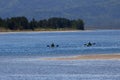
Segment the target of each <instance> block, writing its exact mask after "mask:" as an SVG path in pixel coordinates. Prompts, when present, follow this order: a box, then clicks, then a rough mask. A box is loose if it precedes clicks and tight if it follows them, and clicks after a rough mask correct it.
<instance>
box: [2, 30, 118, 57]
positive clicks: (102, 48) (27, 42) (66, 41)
mask: <svg viewBox="0 0 120 80" xmlns="http://www.w3.org/2000/svg"><path fill="white" fill-rule="evenodd" d="M88 42H93V43H96V45H94V46H92V47H86V46H84V44H85V43H88ZM51 43H54V44H56V45H59V47H57V48H49V47H47V45H50V44H51ZM93 53H94V54H105V53H107V54H113V53H120V30H96V31H75V32H18V33H0V56H38V55H39V56H65V55H66V56H67V55H86V54H93Z"/></svg>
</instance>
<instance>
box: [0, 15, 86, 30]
mask: <svg viewBox="0 0 120 80" xmlns="http://www.w3.org/2000/svg"><path fill="white" fill-rule="evenodd" d="M0 29H7V30H36V29H39V30H40V29H45V30H48V29H63V30H64V29H77V30H84V22H83V20H82V19H78V20H70V19H66V18H59V17H53V18H49V19H43V20H35V19H34V18H33V19H32V20H30V21H29V20H28V19H27V18H26V17H24V16H22V17H11V18H6V19H2V18H0Z"/></svg>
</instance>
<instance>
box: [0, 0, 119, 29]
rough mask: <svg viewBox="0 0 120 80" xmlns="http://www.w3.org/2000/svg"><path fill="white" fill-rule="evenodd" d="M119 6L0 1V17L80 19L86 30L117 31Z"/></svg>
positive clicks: (70, 0)
mask: <svg viewBox="0 0 120 80" xmlns="http://www.w3.org/2000/svg"><path fill="white" fill-rule="evenodd" d="M119 5H120V1H119V0H31V1H30V0H0V17H2V18H6V17H14V16H26V17H27V18H28V19H32V18H35V19H47V18H50V17H65V18H69V19H79V18H81V19H83V20H84V21H85V24H86V27H87V28H89V27H90V28H91V27H93V26H96V27H95V28H108V29H110V28H113V29H114V28H115V29H118V28H119V25H120V15H119V14H120V10H119V9H120V6H119Z"/></svg>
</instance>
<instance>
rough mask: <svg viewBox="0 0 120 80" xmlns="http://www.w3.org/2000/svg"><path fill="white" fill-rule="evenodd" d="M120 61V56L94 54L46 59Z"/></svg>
mask: <svg viewBox="0 0 120 80" xmlns="http://www.w3.org/2000/svg"><path fill="white" fill-rule="evenodd" d="M104 59H105V60H119V59H120V54H94V55H78V56H69V57H53V58H44V60H104Z"/></svg>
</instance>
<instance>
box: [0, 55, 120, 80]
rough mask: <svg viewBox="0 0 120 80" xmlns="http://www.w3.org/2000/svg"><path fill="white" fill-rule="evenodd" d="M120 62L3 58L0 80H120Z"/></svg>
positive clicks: (0, 59) (117, 60) (0, 66)
mask: <svg viewBox="0 0 120 80" xmlns="http://www.w3.org/2000/svg"><path fill="white" fill-rule="evenodd" d="M119 79H120V60H119V59H114V60H107V59H106V60H94V59H92V60H85V59H84V60H68V61H66V60H63V61H61V60H52V61H51V60H50V61H49V60H41V58H39V57H21V58H20V57H16V58H15V57H14V58H13V57H0V80H119Z"/></svg>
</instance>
